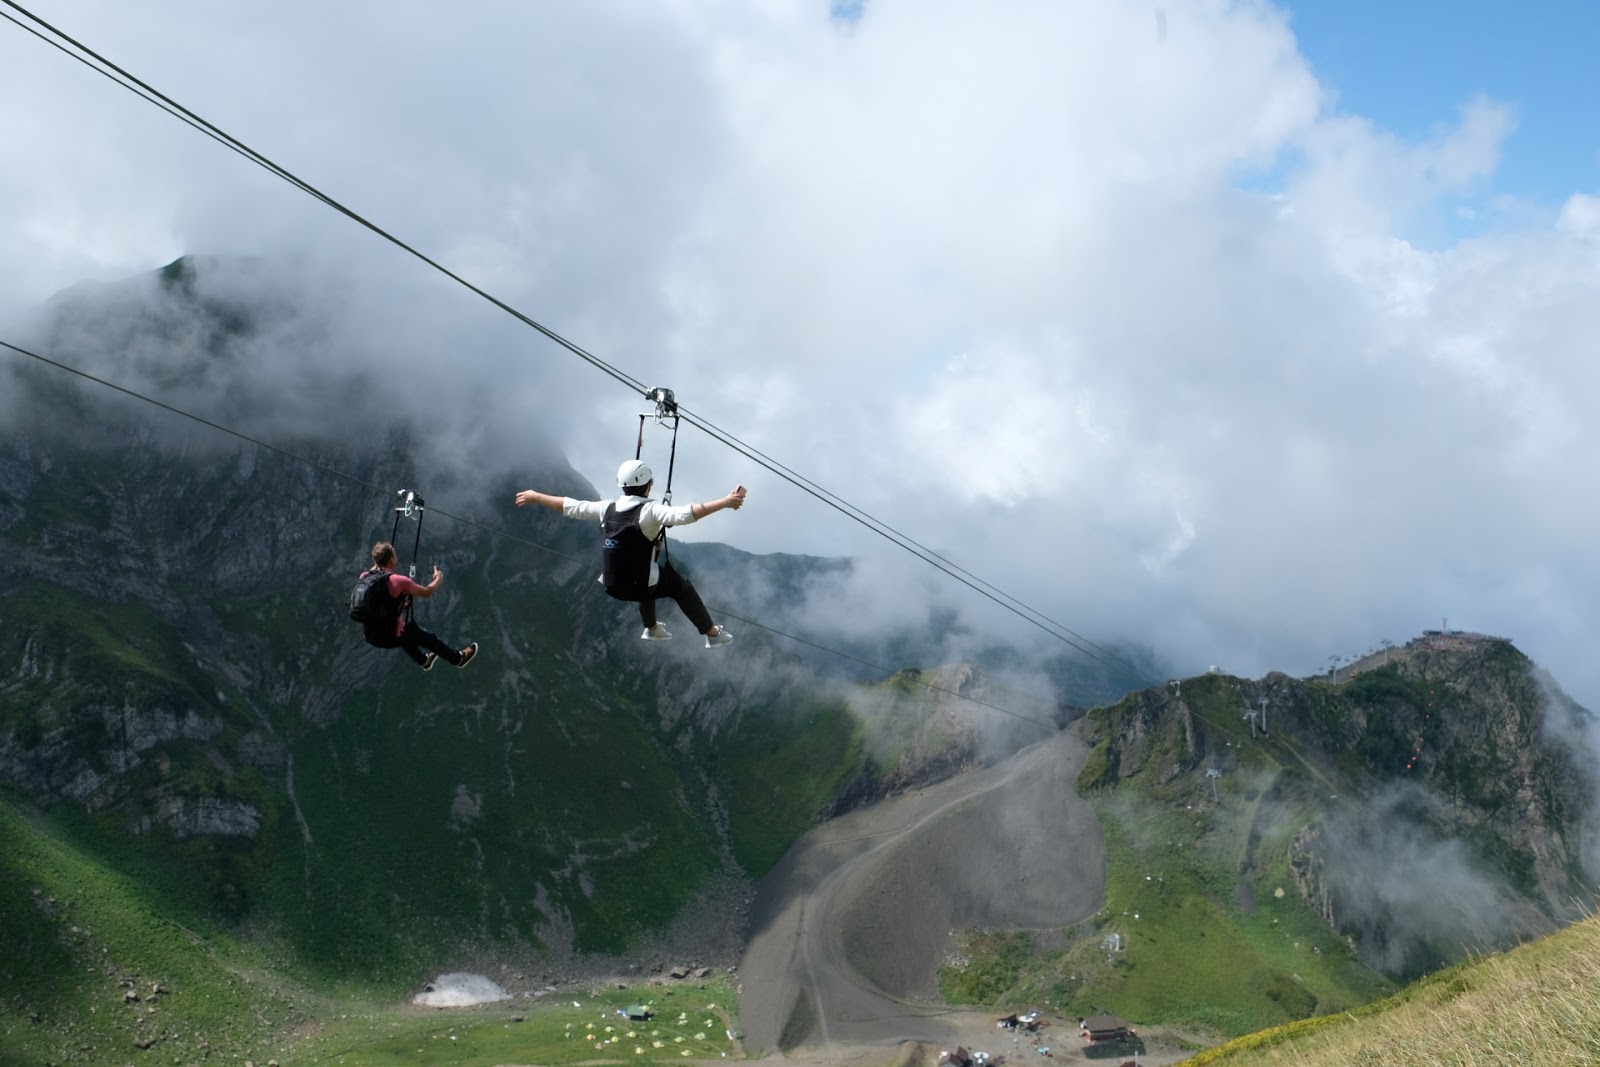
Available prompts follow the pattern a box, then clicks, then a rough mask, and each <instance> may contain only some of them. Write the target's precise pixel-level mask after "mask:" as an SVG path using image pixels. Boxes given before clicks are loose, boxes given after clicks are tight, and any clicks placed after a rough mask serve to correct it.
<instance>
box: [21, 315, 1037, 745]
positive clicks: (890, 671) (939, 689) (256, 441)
mask: <svg viewBox="0 0 1600 1067" xmlns="http://www.w3.org/2000/svg"><path fill="white" fill-rule="evenodd" d="M0 348H6V349H9V350H11V351H12V352H15V353H17V354H18V355H21V356H26V357H28V358H29V359H33V360H37V361H38V362H39V363H42V364H44V365H46V366H49V367H53V368H55V369H56V370H60V371H63V372H65V373H67V374H72V375H76V376H77V377H79V378H83V379H84V380H86V381H90V382H93V383H94V384H96V385H100V386H103V387H105V388H107V389H110V390H113V391H115V392H118V393H121V394H123V395H124V396H128V397H131V398H133V399H134V400H140V401H143V402H144V403H146V404H150V405H152V406H154V407H158V408H160V409H161V410H163V411H166V412H169V413H171V414H173V415H178V416H181V417H182V418H185V419H188V420H190V421H191V422H197V423H199V424H200V425H202V426H204V427H206V428H208V429H211V430H215V431H217V432H218V433H221V434H226V435H227V436H229V437H234V438H237V439H238V440H240V441H244V442H245V443H247V444H251V445H255V446H256V447H257V448H264V449H266V450H267V451H268V452H272V453H274V454H276V455H279V456H282V457H283V458H285V459H288V460H291V461H293V462H295V463H301V464H304V465H305V466H308V467H311V468H314V469H315V470H318V471H320V472H322V473H324V474H328V475H331V476H333V477H335V478H342V479H343V480H345V481H347V482H350V483H352V484H354V485H359V486H361V487H362V488H364V489H370V490H372V491H373V492H374V493H376V494H378V495H380V496H382V497H384V498H385V499H393V498H394V497H395V496H397V495H407V494H410V495H411V497H413V498H414V497H415V494H414V493H411V491H409V490H405V489H402V490H399V492H398V493H396V492H395V491H394V490H390V489H387V488H385V487H383V486H381V485H378V484H377V483H375V482H369V481H367V480H366V479H365V478H361V477H357V476H356V475H354V474H349V473H347V472H345V471H342V470H340V469H338V468H337V467H333V466H330V465H329V464H326V463H323V462H321V461H320V460H315V459H312V458H311V457H309V456H302V455H300V454H299V453H297V452H291V451H289V450H288V449H286V448H280V447H279V446H278V445H274V444H271V443H269V442H267V441H263V440H261V439H260V438H259V437H253V436H251V435H250V434H247V433H244V432H242V431H240V430H235V429H233V428H232V427H230V426H225V425H223V424H222V423H219V422H214V421H212V420H211V419H208V418H205V417H204V416H201V415H196V414H194V413H193V412H189V411H185V410H184V409H182V408H180V407H175V406H173V405H172V404H168V403H166V402H164V401H161V400H157V399H156V398H155V397H152V396H148V395H146V394H144V393H141V392H139V391H138V390H136V389H130V388H128V387H127V386H124V385H118V384H117V383H116V382H113V381H108V380H107V379H105V378H102V377H100V376H98V375H95V374H91V373H89V372H88V371H85V370H81V369H79V368H77V367H74V366H71V365H70V364H67V363H62V362H61V361H59V360H55V359H51V358H50V357H48V356H44V355H41V354H39V353H38V352H34V351H31V350H30V349H26V348H23V347H21V346H20V345H14V344H12V343H10V342H9V341H5V340H0ZM413 503H415V505H417V508H418V517H417V533H416V540H415V543H414V544H413V545H412V558H413V561H415V558H416V552H417V548H418V546H420V544H421V541H422V519H421V505H422V503H423V502H422V501H421V500H415V499H413V500H408V501H407V504H406V506H405V507H397V508H396V509H395V533H396V534H397V533H398V532H399V528H400V527H399V523H400V516H401V514H402V513H404V512H405V511H406V508H407V507H409V506H411V505H412V504H413ZM430 510H432V511H435V512H437V513H438V514H439V515H441V516H443V517H444V518H447V519H450V520H451V521H453V522H457V523H460V524H461V525H463V526H468V527H471V528H473V529H476V530H480V531H482V532H483V533H486V534H489V535H490V536H492V537H502V538H505V539H506V540H508V541H512V542H514V543H516V544H519V545H523V546H525V547H528V548H532V549H536V550H538V551H540V552H543V553H545V554H547V555H551V556H555V557H556V558H557V559H562V560H566V561H567V562H569V563H576V564H579V565H580V566H582V565H587V564H588V563H589V562H591V561H588V560H583V559H579V558H578V557H576V556H571V555H568V554H567V553H565V552H561V551H558V550H556V549H553V548H551V547H549V546H548V545H542V544H540V543H539V542H537V541H533V540H530V539H528V538H526V537H519V536H518V535H516V534H514V533H511V532H510V531H508V530H503V529H500V528H498V527H495V526H490V525H488V524H487V523H483V522H479V521H478V520H476V519H470V518H467V517H466V516H465V515H457V514H454V513H453V512H449V511H445V510H443V509H440V508H436V507H431V506H430ZM390 540H391V543H392V542H393V535H391V538H390ZM414 566H415V564H414V562H413V567H414ZM718 613H719V614H721V615H723V616H725V617H727V618H730V619H736V620H738V621H739V622H741V623H744V624H746V625H748V626H754V627H756V628H757V629H760V630H765V631H767V632H768V633H770V634H772V635H774V636H776V637H782V638H785V639H787V640H790V641H794V642H796V643H798V644H802V645H807V646H809V647H811V648H814V649H817V650H819V651H821V652H826V653H828V654H829V655H832V656H837V657H838V658H840V659H844V660H849V661H850V662H852V663H859V664H861V665H862V666H865V667H870V668H872V669H873V670H875V671H879V672H881V673H882V674H883V675H884V676H885V677H886V678H887V677H892V676H894V675H895V674H898V673H899V671H898V670H897V669H895V668H893V667H885V666H882V665H881V664H877V663H873V662H871V661H870V660H865V659H862V658H861V657H859V656H854V655H851V654H850V653H848V652H844V651H841V650H839V649H836V648H831V647H829V646H827V645H824V644H819V643H818V642H816V641H811V640H808V639H807V638H804V637H800V636H798V635H797V634H791V633H787V632H785V631H783V630H779V629H777V628H776V627H773V626H769V625H767V624H766V623H763V622H759V621H757V620H755V619H751V618H747V617H744V616H740V615H735V614H733V613H731V612H728V611H725V610H722V609H720V608H719V609H718ZM915 681H916V684H918V685H920V686H922V687H924V688H925V689H928V690H930V691H932V692H936V693H944V694H946V695H947V696H952V697H956V698H957V699H960V700H965V701H967V702H968V703H971V704H977V705H979V706H981V707H985V708H989V709H990V710H992V711H997V712H999V713H1001V714H1002V715H1008V716H1010V717H1011V718H1014V719H1020V720H1022V721H1023V722H1030V723H1033V724H1035V725H1037V726H1042V727H1044V728H1046V729H1047V730H1050V731H1052V732H1054V731H1056V730H1058V729H1060V727H1058V726H1056V725H1054V724H1052V723H1049V722H1046V721H1044V720H1043V719H1036V718H1033V717H1032V716H1029V715H1024V714H1022V713H1020V712H1016V711H1011V710H1010V709H1008V708H1004V707H1001V706H1000V705H998V704H991V703H989V702H988V701H985V700H979V699H978V698H976V697H972V696H968V695H966V694H965V693H959V692H956V691H955V690H953V689H946V688H944V687H943V686H939V685H934V684H933V683H931V682H927V681H924V680H923V679H921V678H918V679H915ZM1038 699H1040V700H1041V702H1043V701H1044V698H1043V697H1040V698H1038Z"/></svg>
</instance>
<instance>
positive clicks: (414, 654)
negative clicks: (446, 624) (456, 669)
mask: <svg viewBox="0 0 1600 1067" xmlns="http://www.w3.org/2000/svg"><path fill="white" fill-rule="evenodd" d="M400 647H401V648H403V649H405V653H406V655H408V656H410V657H411V658H412V659H413V660H415V661H416V663H417V666H419V667H420V666H422V665H423V664H424V663H426V662H428V657H427V656H424V655H423V654H422V651H423V649H427V650H428V651H429V652H437V653H438V654H439V655H441V656H443V657H444V658H445V660H446V662H448V663H452V664H456V665H459V664H460V663H461V652H460V651H459V650H458V649H454V648H451V647H450V646H449V645H447V644H445V643H444V641H442V640H441V639H440V638H439V635H438V634H435V633H434V632H433V631H432V630H427V629H424V628H423V627H421V626H419V625H417V624H416V623H414V622H408V623H406V628H405V629H404V630H402V631H400Z"/></svg>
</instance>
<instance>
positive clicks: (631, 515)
mask: <svg viewBox="0 0 1600 1067" xmlns="http://www.w3.org/2000/svg"><path fill="white" fill-rule="evenodd" d="M653 484H655V475H654V474H652V473H651V471H650V467H649V465H648V464H646V463H645V462H644V461H643V460H638V459H630V460H628V461H627V462H626V463H624V464H623V465H622V466H621V467H618V468H617V487H618V488H619V489H621V490H622V495H621V496H620V497H618V498H617V499H616V500H574V499H572V498H571V497H567V496H551V495H550V494H548V493H541V492H538V491H536V490H533V489H524V490H522V492H520V493H518V494H517V507H519V508H520V507H526V506H528V505H529V504H540V505H543V506H544V507H547V508H550V509H551V510H552V511H559V512H561V514H563V515H565V516H566V517H567V518H569V519H588V520H589V521H591V522H598V523H600V562H601V573H600V580H601V582H602V583H604V585H605V587H606V592H607V593H608V594H609V595H611V596H613V597H615V598H616V599H618V600H627V601H637V602H638V604H639V618H640V619H641V621H643V623H644V633H642V634H640V635H639V636H640V637H642V638H644V640H646V641H666V640H668V639H670V638H671V637H672V635H671V634H670V633H668V632H667V628H666V627H665V626H663V625H661V623H660V622H659V621H658V620H657V619H656V601H657V600H659V599H660V598H662V597H667V598H669V599H671V600H674V601H677V604H678V607H679V609H680V610H682V612H683V613H684V615H686V616H688V618H689V621H690V622H691V623H693V624H694V627H695V629H696V630H698V631H700V633H702V634H704V635H705V639H706V647H707V648H721V647H723V646H724V645H728V644H732V643H733V634H731V633H729V632H728V628H727V627H726V626H718V625H717V624H716V623H714V622H712V621H711V613H710V612H709V611H707V610H706V606H705V604H704V603H703V602H702V601H701V599H700V594H699V593H698V592H696V591H695V587H694V583H693V582H691V581H689V579H687V578H685V577H683V575H681V574H679V573H678V572H677V571H676V570H674V569H673V567H672V563H671V561H669V560H667V559H665V558H663V557H662V556H661V545H662V543H663V542H664V541H665V540H666V528H667V527H669V526H684V525H687V524H688V523H691V522H698V521H699V520H701V519H703V518H705V517H706V516H707V515H710V514H712V513H714V512H718V511H721V510H723V509H724V508H732V509H733V510H735V511H737V510H739V509H740V508H742V507H744V498H745V495H746V492H747V490H746V489H745V487H744V486H742V485H740V486H735V487H734V490H733V492H731V493H729V494H728V495H727V496H725V497H722V498H721V499H718V500H711V501H707V502H706V503H703V504H684V505H681V506H678V507H673V506H671V505H668V504H663V503H660V502H658V501H655V500H651V499H650V487H651V486H652V485H653Z"/></svg>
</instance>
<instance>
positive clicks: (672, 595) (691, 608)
mask: <svg viewBox="0 0 1600 1067" xmlns="http://www.w3.org/2000/svg"><path fill="white" fill-rule="evenodd" d="M650 592H651V594H652V595H651V596H649V597H647V598H645V599H644V600H641V601H639V618H641V619H643V620H644V627H645V629H647V630H648V629H649V628H650V627H652V626H654V625H655V624H656V601H657V600H659V599H660V598H661V597H666V598H667V599H669V600H676V601H677V602H678V608H679V610H681V611H682V612H683V613H684V614H685V615H687V616H688V617H689V621H690V622H692V623H694V628H695V629H696V630H699V631H700V632H701V633H707V632H709V631H710V629H711V627H713V626H715V625H716V624H715V623H713V622H712V621H711V612H709V611H707V610H706V606H705V604H704V603H702V602H701V600H700V594H699V593H697V592H695V588H694V583H693V582H691V581H690V580H689V579H687V578H685V577H684V576H683V575H681V574H679V573H678V572H677V571H675V570H673V569H672V564H671V563H669V562H668V561H667V560H665V559H663V560H662V561H661V580H660V581H658V582H657V583H656V584H655V585H652V586H651V587H650Z"/></svg>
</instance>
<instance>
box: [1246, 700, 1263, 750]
mask: <svg viewBox="0 0 1600 1067" xmlns="http://www.w3.org/2000/svg"><path fill="white" fill-rule="evenodd" d="M1260 714H1261V712H1259V711H1257V710H1256V709H1255V708H1252V707H1248V706H1247V707H1246V708H1245V709H1244V718H1245V719H1246V720H1247V721H1248V722H1249V723H1250V739H1251V740H1252V741H1254V740H1255V736H1256V716H1258V715H1260ZM1262 732H1263V733H1265V732H1266V731H1265V730H1262Z"/></svg>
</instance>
